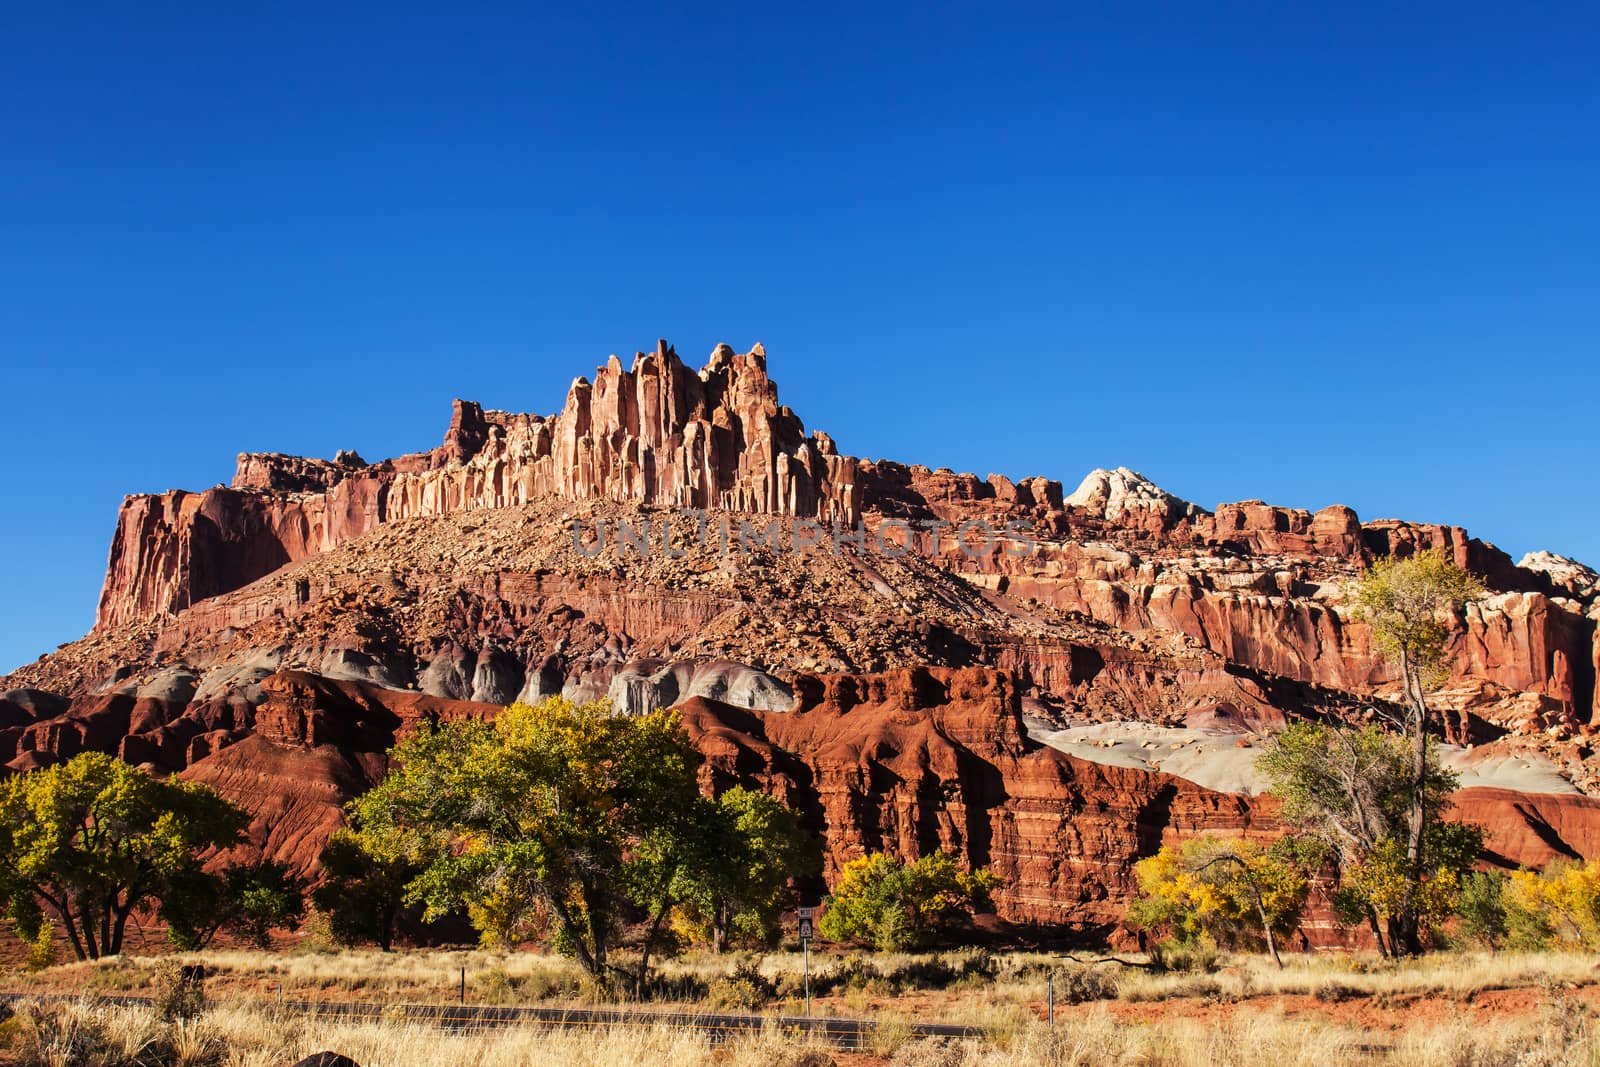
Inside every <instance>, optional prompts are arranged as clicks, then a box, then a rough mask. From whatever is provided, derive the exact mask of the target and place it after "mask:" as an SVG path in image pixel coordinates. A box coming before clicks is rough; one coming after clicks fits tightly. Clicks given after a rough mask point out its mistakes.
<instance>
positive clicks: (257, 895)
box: [161, 860, 305, 951]
mask: <svg viewBox="0 0 1600 1067" xmlns="http://www.w3.org/2000/svg"><path fill="white" fill-rule="evenodd" d="M171 885H172V887H173V892H171V893H169V894H167V897H166V899H165V900H164V901H163V902H162V905H161V918H162V919H163V921H165V922H166V924H167V937H168V939H170V940H171V941H172V943H173V944H175V945H177V946H178V947H179V948H181V949H185V950H187V951H195V950H198V949H202V948H205V947H206V946H207V945H209V944H211V941H212V939H213V938H215V937H216V936H217V934H218V932H220V931H222V930H230V931H232V932H233V933H235V934H238V935H239V936H240V937H242V938H244V939H245V940H247V941H249V942H250V943H251V944H253V945H255V946H256V947H258V948H270V947H271V946H272V931H273V930H274V929H287V930H295V929H298V928H299V926H300V920H301V919H302V918H304V917H305V886H304V885H303V884H302V883H301V881H300V879H299V878H297V877H295V875H294V874H293V873H291V872H290V870H289V868H288V866H287V865H286V864H283V863H279V862H276V861H274V860H263V861H261V862H258V863H248V864H234V865H231V866H227V867H224V868H222V869H221V870H220V871H208V870H206V869H205V868H204V867H203V866H202V865H201V864H200V863H198V862H191V863H188V864H185V865H184V867H183V868H182V869H180V870H179V871H178V872H177V873H176V874H175V875H174V876H173V878H172V880H171Z"/></svg>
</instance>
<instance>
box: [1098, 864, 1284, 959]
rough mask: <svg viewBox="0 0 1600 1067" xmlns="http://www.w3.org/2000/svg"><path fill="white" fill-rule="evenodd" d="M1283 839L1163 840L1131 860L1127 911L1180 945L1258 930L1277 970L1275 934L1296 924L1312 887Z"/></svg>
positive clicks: (1233, 940) (1243, 938)
mask: <svg viewBox="0 0 1600 1067" xmlns="http://www.w3.org/2000/svg"><path fill="white" fill-rule="evenodd" d="M1285 845H1286V842H1284V841H1280V842H1277V843H1276V844H1275V845H1274V846H1273V847H1270V848H1262V847H1261V846H1260V845H1259V844H1257V843H1256V842H1254V841H1250V840H1247V839H1243V838H1237V839H1224V838H1219V837H1197V838H1192V839H1190V840H1189V841H1187V842H1185V843H1184V844H1183V845H1182V846H1173V845H1167V846H1164V847H1163V848H1162V849H1161V850H1160V851H1159V852H1157V853H1156V854H1155V855H1154V856H1150V857H1148V858H1146V859H1143V860H1140V861H1139V863H1138V864H1136V865H1135V867H1134V873H1135V875H1136V876H1137V877H1138V880H1139V897H1138V899H1136V900H1135V901H1134V902H1133V905H1132V906H1131V907H1130V908H1129V911H1128V916H1129V918H1130V919H1132V920H1133V921H1134V922H1135V923H1137V924H1138V925H1140V926H1142V927H1144V928H1145V929H1147V930H1161V929H1166V930H1169V931H1170V932H1171V934H1172V936H1174V937H1175V938H1176V939H1177V940H1178V941H1179V942H1180V943H1190V942H1194V941H1197V940H1200V939H1202V938H1207V937H1209V938H1211V939H1213V940H1214V941H1216V942H1219V943H1222V944H1231V945H1236V944H1241V943H1248V942H1249V941H1250V940H1252V939H1253V938H1254V937H1256V936H1259V937H1260V938H1261V939H1262V941H1264V942H1265V943H1266V947H1267V950H1268V951H1269V952H1270V953H1271V954H1272V959H1273V962H1275V963H1276V964H1277V965H1278V966H1279V967H1280V968H1281V967H1282V966H1283V960H1282V958H1281V957H1280V956H1279V955H1278V937H1280V936H1286V935H1288V934H1292V933H1293V932H1294V931H1295V930H1296V929H1298V928H1299V926H1300V920H1301V916H1302V915H1303V914H1304V912H1305V906H1306V900H1307V898H1308V897H1309V896H1310V890H1311V886H1310V882H1309V880H1308V879H1307V878H1306V876H1305V873H1304V872H1303V871H1302V870H1301V869H1300V865H1299V863H1298V862H1296V859H1295V857H1294V856H1293V855H1292V854H1291V850H1290V849H1289V848H1287V847H1284V846H1285Z"/></svg>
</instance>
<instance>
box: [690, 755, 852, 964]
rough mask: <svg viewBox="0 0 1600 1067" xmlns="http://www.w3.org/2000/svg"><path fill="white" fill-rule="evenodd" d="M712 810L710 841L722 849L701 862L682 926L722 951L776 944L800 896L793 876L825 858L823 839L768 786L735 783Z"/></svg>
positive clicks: (708, 834)
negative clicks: (762, 788) (786, 914)
mask: <svg viewBox="0 0 1600 1067" xmlns="http://www.w3.org/2000/svg"><path fill="white" fill-rule="evenodd" d="M711 809H712V810H710V811H709V812H708V813H707V818H708V821H710V822H711V823H712V826H711V828H710V829H709V831H708V832H707V834H706V836H705V840H706V841H708V842H711V843H713V847H714V849H715V851H716V853H717V854H716V855H713V856H709V857H707V862H706V863H704V864H703V865H701V866H700V868H699V870H700V871H702V872H703V877H701V878H699V879H698V880H697V881H696V882H695V883H694V884H692V885H690V886H688V887H686V888H687V892H686V893H685V896H684V899H683V902H682V903H681V904H680V905H679V906H678V910H677V912H676V920H677V925H678V926H679V927H680V929H681V930H682V931H683V932H684V933H685V934H687V935H688V936H690V937H692V938H695V939H697V940H700V941H703V942H706V943H709V944H710V945H711V949H712V951H713V952H718V953H720V952H722V951H724V950H725V949H726V948H727V947H728V946H729V945H730V944H735V943H736V944H741V945H745V946H750V947H759V946H767V945H771V944H774V943H775V942H776V941H777V940H778V938H779V936H780V934H781V929H780V926H779V922H780V919H781V917H782V914H783V910H784V909H785V908H786V907H788V906H789V904H790V903H791V900H792V896H793V894H792V892H791V890H790V882H791V880H792V879H794V878H796V877H798V876H800V875H804V874H809V873H812V872H814V871H816V870H817V869H818V867H819V866H820V864H821V858H822V857H821V852H820V849H819V848H818V845H819V842H818V841H817V839H816V837H815V836H814V835H812V834H809V833H807V832H806V831H805V829H804V828H803V827H802V826H801V825H800V818H799V816H798V815H797V814H796V813H795V812H794V811H793V810H792V809H790V808H789V807H788V806H786V805H785V804H784V803H783V802H782V801H780V800H778V799H777V798H776V797H774V796H772V795H770V794H768V793H763V792H761V791H760V790H754V789H746V788H745V787H743V786H734V787H733V788H731V789H729V790H727V791H726V792H725V793H723V794H722V795H721V796H720V797H718V798H717V799H716V801H715V802H714V804H711Z"/></svg>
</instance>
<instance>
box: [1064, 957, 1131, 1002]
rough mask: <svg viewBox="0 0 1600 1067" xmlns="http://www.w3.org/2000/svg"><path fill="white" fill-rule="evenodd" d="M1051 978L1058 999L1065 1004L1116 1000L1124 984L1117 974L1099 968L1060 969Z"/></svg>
mask: <svg viewBox="0 0 1600 1067" xmlns="http://www.w3.org/2000/svg"><path fill="white" fill-rule="evenodd" d="M1051 977H1052V979H1053V980H1054V982H1055V989H1056V999H1057V1000H1058V1001H1061V1002H1062V1003H1064V1004H1088V1003H1092V1002H1093V1001H1097V1000H1115V999H1116V998H1117V992H1118V991H1119V989H1120V988H1121V984H1122V983H1121V982H1120V981H1119V980H1118V978H1117V976H1116V975H1115V974H1113V973H1112V972H1110V971H1106V970H1101V969H1100V968H1097V967H1082V966H1079V967H1058V968H1056V970H1055V971H1054V972H1053V973H1052V974H1051Z"/></svg>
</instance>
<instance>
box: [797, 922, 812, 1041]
mask: <svg viewBox="0 0 1600 1067" xmlns="http://www.w3.org/2000/svg"><path fill="white" fill-rule="evenodd" d="M815 914H816V909H815V908H801V909H800V910H799V917H800V949H801V951H803V952H804V953H805V956H806V964H805V967H806V971H805V974H806V1018H808V1019H809V1018H811V935H812V933H813V932H814V926H813V916H815Z"/></svg>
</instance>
